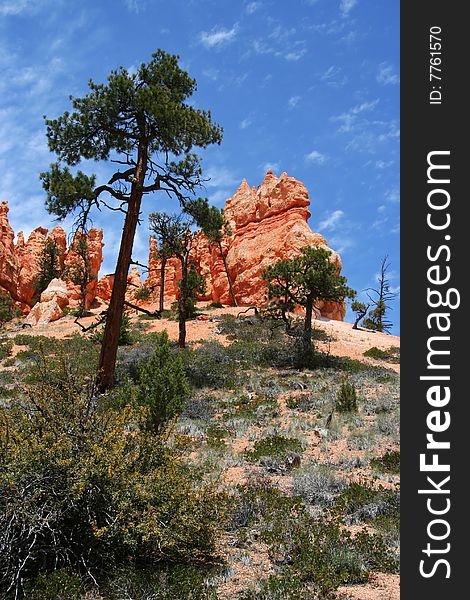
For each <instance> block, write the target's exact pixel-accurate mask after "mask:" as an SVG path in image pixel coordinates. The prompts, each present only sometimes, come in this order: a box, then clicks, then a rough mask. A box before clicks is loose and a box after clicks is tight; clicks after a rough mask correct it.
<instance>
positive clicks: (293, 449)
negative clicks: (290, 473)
mask: <svg viewBox="0 0 470 600" xmlns="http://www.w3.org/2000/svg"><path fill="white" fill-rule="evenodd" d="M301 452H302V444H301V443H300V442H299V440H296V439H294V438H288V437H284V436H282V435H270V436H267V437H265V438H262V439H260V440H257V441H256V442H255V445H254V448H253V450H248V451H246V452H245V457H246V459H247V460H249V461H251V462H256V461H259V460H260V459H262V458H264V457H272V458H277V459H280V460H285V459H286V458H287V457H288V456H289V454H292V453H301Z"/></svg>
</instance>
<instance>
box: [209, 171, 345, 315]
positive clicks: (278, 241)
mask: <svg viewBox="0 0 470 600" xmlns="http://www.w3.org/2000/svg"><path fill="white" fill-rule="evenodd" d="M309 204H310V200H309V197H308V192H307V189H306V188H305V186H304V185H303V184H302V183H301V182H300V181H297V180H296V179H294V178H293V177H289V176H288V175H287V174H286V173H283V174H282V175H281V176H280V177H276V176H275V175H274V174H273V173H272V172H271V171H268V173H267V174H266V177H265V179H264V181H263V183H262V184H261V185H260V186H259V188H258V189H256V188H250V187H249V186H248V184H247V182H246V181H243V182H242V184H241V185H240V187H239V188H238V190H237V191H236V192H235V194H234V196H233V197H232V198H230V199H229V200H227V204H226V207H225V211H224V212H225V216H226V218H227V219H228V221H229V223H230V225H231V228H232V231H233V237H232V239H231V240H230V241H229V250H228V254H227V264H228V268H229V272H230V276H231V278H232V283H233V289H234V292H235V296H236V298H237V300H238V302H239V304H240V305H250V304H255V305H263V304H265V303H266V286H265V285H264V283H263V281H262V277H261V274H262V272H263V270H264V269H265V268H266V267H267V266H269V265H272V264H274V263H276V262H277V261H279V260H281V259H284V258H290V257H292V256H295V255H296V254H299V251H300V248H302V247H303V246H315V247H319V246H321V247H324V248H328V245H327V242H326V240H325V239H324V238H323V236H321V235H320V234H319V233H314V232H313V231H312V230H311V229H310V227H309V226H308V224H307V219H308V218H309V217H310V212H309V210H308V206H309ZM332 260H333V261H334V263H335V264H336V265H337V267H338V269H339V270H340V269H341V259H340V257H339V256H338V254H336V253H333V255H332ZM217 282H218V283H220V287H219V285H217V284H216V285H214V292H215V294H214V296H216V297H217V296H218V297H219V301H222V302H224V301H225V302H226V301H229V297H228V284H227V279H226V277H225V280H224V278H223V277H219V278H218V279H217ZM220 298H223V300H220ZM322 314H324V315H325V316H329V317H330V318H335V319H339V320H342V319H343V318H344V307H343V306H340V305H337V304H331V305H330V304H329V305H328V306H326V305H325V306H324V307H322Z"/></svg>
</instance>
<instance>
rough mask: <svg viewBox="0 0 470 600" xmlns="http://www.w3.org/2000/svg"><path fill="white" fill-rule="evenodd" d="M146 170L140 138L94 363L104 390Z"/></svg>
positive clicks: (113, 361) (110, 383)
mask: <svg viewBox="0 0 470 600" xmlns="http://www.w3.org/2000/svg"><path fill="white" fill-rule="evenodd" d="M146 170H147V148H146V145H145V143H144V142H142V141H141V142H140V144H139V150H138V159H137V167H136V171H135V180H134V182H133V183H132V187H131V194H130V198H129V202H128V205H127V213H126V218H125V220H124V227H123V231H122V237H121V246H120V248H119V256H118V260H117V265H116V272H115V274H114V283H113V291H112V293H111V299H110V301H109V307H108V310H107V314H106V325H105V328H104V334H103V342H102V344H101V354H100V361H99V366H98V377H97V387H98V390H99V391H100V392H104V391H105V390H107V389H109V388H110V387H112V386H113V385H114V373H115V370H116V358H117V350H118V345H119V331H120V328H121V320H122V313H123V310H124V300H125V294H126V287H127V277H128V273H129V265H130V262H131V256H132V247H133V245H134V237H135V231H136V228H137V223H138V220H139V214H140V205H141V202H142V191H141V189H142V186H143V185H144V181H145V173H146Z"/></svg>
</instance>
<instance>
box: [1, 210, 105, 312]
mask: <svg viewBox="0 0 470 600" xmlns="http://www.w3.org/2000/svg"><path fill="white" fill-rule="evenodd" d="M14 237H15V234H14V232H13V230H12V228H11V227H10V224H9V222H8V204H7V203H6V202H2V203H0V287H2V288H4V289H5V290H7V291H8V292H9V293H10V295H11V297H12V298H13V299H14V300H15V301H16V302H17V303H18V305H20V306H22V307H24V309H25V312H28V310H29V307H31V306H32V305H33V304H34V297H35V295H36V290H35V286H34V284H35V281H36V278H37V276H38V273H39V269H40V258H41V253H42V251H43V248H44V244H45V243H46V240H53V241H54V242H55V243H56V244H57V246H58V247H59V249H60V258H59V267H60V270H61V271H62V273H63V276H64V278H65V279H67V268H69V267H70V265H71V264H72V263H73V262H74V261H75V260H76V258H77V255H76V253H75V251H74V249H73V243H72V248H71V249H69V250H68V252H67V239H66V234H65V231H64V230H63V229H62V227H55V228H54V229H53V230H52V231H51V232H50V233H49V234H48V230H47V229H45V228H44V227H37V228H36V229H35V230H34V231H32V232H31V234H30V236H29V237H28V240H27V241H25V239H24V236H23V233H22V232H21V231H20V232H19V233H18V236H17V241H16V244H15V243H14ZM102 239H103V232H102V231H101V230H98V229H91V230H90V231H89V233H88V234H87V242H88V248H89V261H90V272H91V282H90V285H89V286H88V293H87V307H88V306H90V304H91V302H92V301H93V299H94V297H95V293H96V286H97V283H98V272H99V269H100V266H101V263H102V260H103V254H102V247H103V242H102ZM67 287H68V289H69V294H70V297H71V299H72V304H73V303H74V301H77V299H78V298H79V297H80V296H79V288H77V287H76V286H74V285H73V284H72V283H71V282H70V281H68V282H67ZM77 290H78V297H77Z"/></svg>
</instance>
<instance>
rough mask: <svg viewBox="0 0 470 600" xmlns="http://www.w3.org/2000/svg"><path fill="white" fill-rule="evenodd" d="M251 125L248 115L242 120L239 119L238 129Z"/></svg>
mask: <svg viewBox="0 0 470 600" xmlns="http://www.w3.org/2000/svg"><path fill="white" fill-rule="evenodd" d="M250 125H251V120H250V119H248V117H247V118H246V119H243V121H240V125H239V127H240V129H246V128H247V127H249V126H250Z"/></svg>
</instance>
